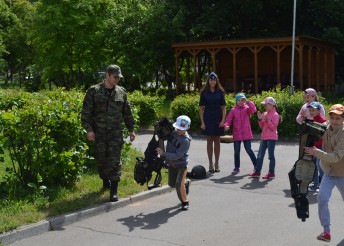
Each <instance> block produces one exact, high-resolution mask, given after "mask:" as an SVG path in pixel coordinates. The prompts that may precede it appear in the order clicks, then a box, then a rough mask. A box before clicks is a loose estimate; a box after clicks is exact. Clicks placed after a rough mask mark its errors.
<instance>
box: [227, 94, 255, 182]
mask: <svg viewBox="0 0 344 246" xmlns="http://www.w3.org/2000/svg"><path fill="white" fill-rule="evenodd" d="M235 102H236V105H235V106H234V107H233V108H232V109H231V110H230V111H229V113H228V115H227V117H226V121H225V123H224V126H225V130H226V131H228V130H229V128H230V127H231V126H232V127H233V146H234V169H233V171H232V174H233V175H235V174H238V173H239V172H240V145H241V141H242V142H243V143H244V148H245V150H246V152H247V154H248V155H249V156H250V158H251V161H252V164H253V166H256V161H257V159H256V156H255V154H254V153H253V151H252V149H251V140H252V139H253V135H252V129H251V124H250V117H251V115H252V114H254V113H255V112H256V111H257V109H256V106H255V105H254V103H253V102H252V101H249V100H247V98H246V96H245V94H244V93H238V94H237V95H236V96H235Z"/></svg>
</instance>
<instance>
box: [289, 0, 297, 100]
mask: <svg viewBox="0 0 344 246" xmlns="http://www.w3.org/2000/svg"><path fill="white" fill-rule="evenodd" d="M295 19H296V0H294V9H293V37H292V44H291V78H290V95H293V94H294V57H295Z"/></svg>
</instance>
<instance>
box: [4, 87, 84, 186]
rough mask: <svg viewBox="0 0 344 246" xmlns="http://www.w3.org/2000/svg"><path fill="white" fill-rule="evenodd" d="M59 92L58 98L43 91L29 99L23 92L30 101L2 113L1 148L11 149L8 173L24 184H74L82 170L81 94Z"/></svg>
mask: <svg viewBox="0 0 344 246" xmlns="http://www.w3.org/2000/svg"><path fill="white" fill-rule="evenodd" d="M56 95H58V97H59V100H54V99H53V98H50V97H49V96H48V95H45V94H43V93H40V94H38V93H37V94H36V95H35V96H36V98H34V97H32V98H30V99H29V100H26V99H27V98H25V96H24V95H23V96H24V97H23V98H24V101H26V102H27V104H25V105H22V107H21V108H19V107H17V106H13V107H12V108H11V109H9V110H7V111H2V113H1V114H0V125H1V131H0V132H1V135H0V148H1V149H7V150H8V151H9V154H10V158H11V160H12V164H13V165H12V167H11V168H8V169H7V173H8V174H9V175H10V174H11V173H12V174H14V176H15V177H16V180H17V182H19V183H17V184H20V183H22V184H24V187H25V185H27V184H29V183H33V184H36V185H37V187H38V185H39V183H42V184H44V185H47V186H53V185H56V184H59V185H71V184H73V183H74V182H75V181H76V180H77V178H78V177H79V175H80V174H81V172H82V167H83V162H84V159H85V157H86V150H87V145H86V143H85V142H84V141H83V138H84V130H83V129H82V127H81V124H80V116H79V114H80V109H81V103H82V102H81V97H80V96H77V93H74V96H72V95H71V93H64V92H63V91H62V90H60V91H57V92H56ZM66 95H67V96H66ZM29 97H31V95H30V96H29ZM10 176H11V175H10ZM12 177H13V175H12ZM7 181H8V180H7ZM7 181H6V180H5V184H7V185H16V182H15V180H12V181H13V182H12V183H11V182H7ZM13 183H14V184H13ZM2 188H3V189H4V188H5V190H6V187H2ZM24 190H25V189H24ZM8 191H9V187H7V192H8Z"/></svg>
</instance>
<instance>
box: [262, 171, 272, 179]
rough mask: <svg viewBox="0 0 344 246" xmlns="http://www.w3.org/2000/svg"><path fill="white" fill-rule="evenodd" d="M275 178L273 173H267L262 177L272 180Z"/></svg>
mask: <svg viewBox="0 0 344 246" xmlns="http://www.w3.org/2000/svg"><path fill="white" fill-rule="evenodd" d="M274 177H275V174H274V173H271V172H268V174H267V175H265V176H264V177H263V179H273V178H274Z"/></svg>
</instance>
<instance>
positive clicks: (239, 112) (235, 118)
mask: <svg viewBox="0 0 344 246" xmlns="http://www.w3.org/2000/svg"><path fill="white" fill-rule="evenodd" d="M256 111H257V109H256V106H255V105H254V103H253V102H252V101H247V102H246V104H245V105H244V106H242V107H239V106H238V105H236V106H234V107H233V108H232V109H231V110H230V111H229V113H228V115H227V117H226V121H225V123H224V125H225V126H229V127H231V126H232V125H233V140H234V141H240V140H250V139H253V135H252V129H251V124H250V117H251V115H252V114H254V113H255V112H256Z"/></svg>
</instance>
